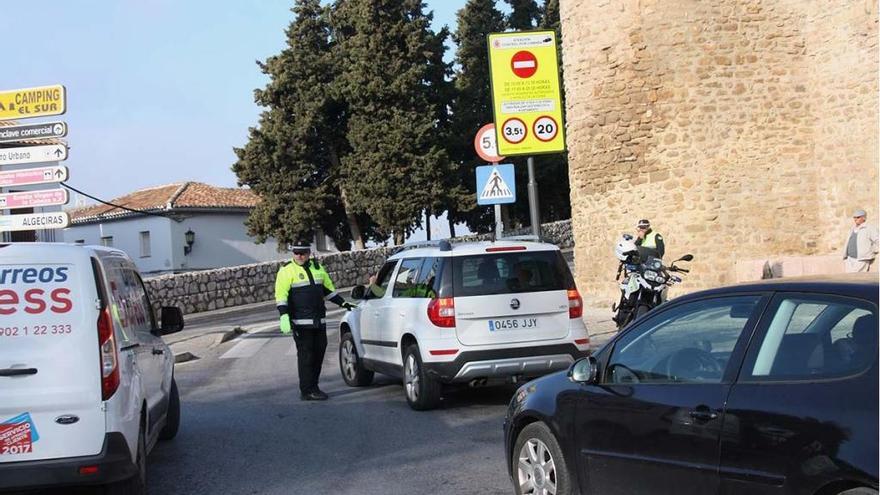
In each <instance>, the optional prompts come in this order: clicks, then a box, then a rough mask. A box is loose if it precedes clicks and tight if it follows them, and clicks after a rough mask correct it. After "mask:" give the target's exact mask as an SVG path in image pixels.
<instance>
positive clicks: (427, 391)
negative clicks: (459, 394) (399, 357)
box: [403, 344, 441, 411]
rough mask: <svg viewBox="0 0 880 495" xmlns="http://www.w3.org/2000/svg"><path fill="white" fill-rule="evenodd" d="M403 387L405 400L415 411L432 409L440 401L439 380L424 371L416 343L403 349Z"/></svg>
mask: <svg viewBox="0 0 880 495" xmlns="http://www.w3.org/2000/svg"><path fill="white" fill-rule="evenodd" d="M403 388H404V392H405V395H406V401H407V402H408V403H409V406H410V407H411V408H413V409H415V410H416V411H426V410H428V409H434V408H435V407H437V405H438V404H439V403H440V392H441V385H440V382H438V381H437V380H436V379H434V377H432V376H430V375H428V373H426V372H425V368H424V367H423V366H422V357H421V355H420V354H419V346H418V344H410V345H409V346H407V348H406V351H404V354H403Z"/></svg>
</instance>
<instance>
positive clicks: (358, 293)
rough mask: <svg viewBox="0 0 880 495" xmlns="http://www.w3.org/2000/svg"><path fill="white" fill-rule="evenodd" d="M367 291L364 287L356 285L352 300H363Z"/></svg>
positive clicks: (352, 290) (352, 292)
mask: <svg viewBox="0 0 880 495" xmlns="http://www.w3.org/2000/svg"><path fill="white" fill-rule="evenodd" d="M366 291H367V289H366V287H364V286H363V285H355V286H354V288H353V289H351V298H352V299H363V298H364V294H365V293H366Z"/></svg>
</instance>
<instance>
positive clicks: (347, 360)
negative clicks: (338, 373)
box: [342, 339, 357, 382]
mask: <svg viewBox="0 0 880 495" xmlns="http://www.w3.org/2000/svg"><path fill="white" fill-rule="evenodd" d="M356 365H357V356H356V355H355V352H354V344H353V343H352V342H351V340H350V339H349V340H346V341H344V342H343V343H342V372H343V373H345V377H346V378H348V381H351V382H353V381H355V378H357V369H356Z"/></svg>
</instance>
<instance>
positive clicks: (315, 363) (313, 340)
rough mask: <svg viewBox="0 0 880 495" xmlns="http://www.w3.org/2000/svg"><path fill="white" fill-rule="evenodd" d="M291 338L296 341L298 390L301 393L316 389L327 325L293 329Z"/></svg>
mask: <svg viewBox="0 0 880 495" xmlns="http://www.w3.org/2000/svg"><path fill="white" fill-rule="evenodd" d="M293 340H295V341H296V360H297V368H298V369H299V390H300V392H301V393H303V394H307V393H309V392H316V391H317V390H318V377H319V376H321V364H322V363H323V362H324V351H326V350H327V326H326V325H321V326H320V328H296V327H294V329H293Z"/></svg>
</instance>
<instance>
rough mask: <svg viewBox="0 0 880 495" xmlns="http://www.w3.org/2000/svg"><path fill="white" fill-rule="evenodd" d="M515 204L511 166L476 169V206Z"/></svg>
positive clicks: (513, 177)
mask: <svg viewBox="0 0 880 495" xmlns="http://www.w3.org/2000/svg"><path fill="white" fill-rule="evenodd" d="M514 202H516V174H515V173H514V168H513V165H512V164H509V163H503V164H500V165H486V166H483V167H477V204H478V205H497V204H503V203H514Z"/></svg>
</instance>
